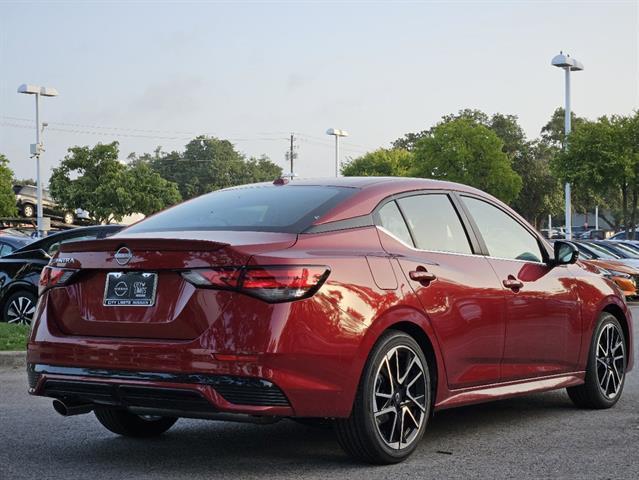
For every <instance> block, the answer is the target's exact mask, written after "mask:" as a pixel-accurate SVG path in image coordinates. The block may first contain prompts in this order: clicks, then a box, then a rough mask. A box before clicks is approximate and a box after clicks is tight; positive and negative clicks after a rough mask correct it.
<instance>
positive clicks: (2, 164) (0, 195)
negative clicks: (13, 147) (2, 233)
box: [0, 153, 18, 217]
mask: <svg viewBox="0 0 639 480" xmlns="http://www.w3.org/2000/svg"><path fill="white" fill-rule="evenodd" d="M17 214H18V209H17V207H16V195H15V193H14V192H13V170H11V168H10V167H9V159H8V158H7V157H5V156H4V155H3V154H2V153H0V217H15V216H16V215H17Z"/></svg>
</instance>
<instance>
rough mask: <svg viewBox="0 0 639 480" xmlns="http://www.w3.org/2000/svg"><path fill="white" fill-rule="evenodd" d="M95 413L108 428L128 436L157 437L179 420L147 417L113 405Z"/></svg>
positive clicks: (100, 408) (101, 408)
mask: <svg viewBox="0 0 639 480" xmlns="http://www.w3.org/2000/svg"><path fill="white" fill-rule="evenodd" d="M94 413H95V416H96V418H97V419H98V420H99V421H100V423H101V424H102V425H103V426H104V427H105V428H106V429H107V430H110V431H112V432H113V433H117V434H118V435H124V436H126V437H138V438H142V437H157V436H158V435H161V434H163V433H164V432H166V431H167V430H168V429H169V428H171V427H172V426H173V425H174V424H175V422H177V420H178V419H177V418H174V417H150V418H146V417H143V416H140V415H135V414H134V413H131V412H127V411H126V410H121V409H117V408H111V407H99V408H96V409H95V410H94Z"/></svg>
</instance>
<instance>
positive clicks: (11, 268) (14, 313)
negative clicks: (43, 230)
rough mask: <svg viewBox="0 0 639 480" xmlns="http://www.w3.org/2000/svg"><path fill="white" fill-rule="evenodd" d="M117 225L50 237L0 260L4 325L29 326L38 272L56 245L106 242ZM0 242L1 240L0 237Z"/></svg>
mask: <svg viewBox="0 0 639 480" xmlns="http://www.w3.org/2000/svg"><path fill="white" fill-rule="evenodd" d="M122 228H123V227H122V226H120V225H101V226H97V227H80V228H74V229H72V230H65V231H63V232H59V233H53V234H51V235H49V236H47V237H45V238H42V239H40V240H37V241H35V242H32V243H29V244H27V245H25V246H23V247H21V248H19V249H17V250H15V251H14V252H12V253H10V254H9V255H6V256H3V257H1V258H0V311H2V320H3V321H5V322H8V323H18V324H23V325H29V324H30V323H31V319H32V316H33V313H34V311H35V306H36V299H37V297H38V280H39V278H40V272H42V269H43V268H44V267H45V266H46V265H47V264H48V263H49V260H50V259H51V256H52V255H55V253H56V252H57V251H58V249H59V248H60V245H62V244H64V243H66V242H70V241H74V242H76V241H80V240H90V239H96V238H106V237H107V236H109V235H113V234H114V233H116V232H118V231H120V230H121V229H122ZM0 241H2V237H0Z"/></svg>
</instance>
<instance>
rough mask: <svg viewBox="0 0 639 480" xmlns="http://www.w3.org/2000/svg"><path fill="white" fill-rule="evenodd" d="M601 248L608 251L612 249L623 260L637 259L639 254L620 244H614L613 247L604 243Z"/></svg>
mask: <svg viewBox="0 0 639 480" xmlns="http://www.w3.org/2000/svg"><path fill="white" fill-rule="evenodd" d="M603 246H604V247H606V248H608V249H612V250H613V251H614V252H615V253H618V254H619V255H620V256H621V257H623V258H639V252H637V251H636V250H634V249H632V248H630V247H628V246H626V245H624V244H622V243H619V244H616V243H615V244H614V245H611V244H609V243H606V244H604V245H603Z"/></svg>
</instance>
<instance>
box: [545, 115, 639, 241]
mask: <svg viewBox="0 0 639 480" xmlns="http://www.w3.org/2000/svg"><path fill="white" fill-rule="evenodd" d="M553 169H554V171H555V172H556V173H557V175H558V176H559V177H560V178H561V179H562V180H563V181H568V182H570V183H571V184H572V185H573V187H574V188H573V191H580V190H584V191H585V192H588V195H590V196H592V197H595V196H596V197H598V198H603V199H616V198H619V199H620V203H621V218H622V224H623V225H624V226H625V227H626V230H627V231H629V230H630V229H631V226H635V225H636V223H637V205H638V203H639V112H636V113H635V114H634V115H632V116H630V117H621V116H613V117H610V118H609V117H601V118H600V119H598V120H597V121H585V120H584V121H583V122H581V123H580V124H578V125H577V126H576V128H575V129H574V130H573V131H572V132H571V134H570V137H569V148H568V149H566V150H565V151H563V152H561V153H560V154H558V155H557V156H556V157H555V159H554V161H553Z"/></svg>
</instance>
